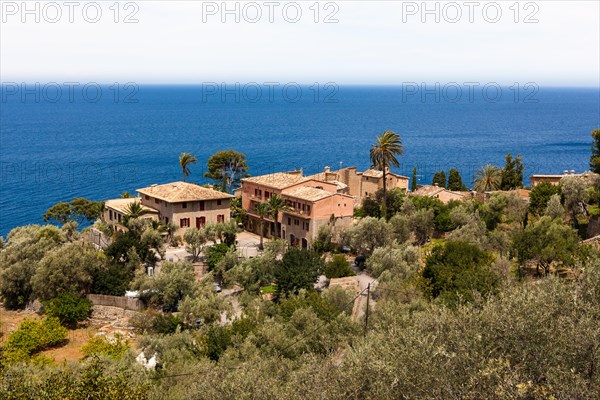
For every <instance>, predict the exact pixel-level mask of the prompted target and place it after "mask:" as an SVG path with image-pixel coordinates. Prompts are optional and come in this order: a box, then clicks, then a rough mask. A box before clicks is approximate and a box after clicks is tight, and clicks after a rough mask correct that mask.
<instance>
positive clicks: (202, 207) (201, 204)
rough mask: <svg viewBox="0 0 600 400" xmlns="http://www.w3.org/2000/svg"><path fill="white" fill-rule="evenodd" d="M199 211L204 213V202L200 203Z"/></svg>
mask: <svg viewBox="0 0 600 400" xmlns="http://www.w3.org/2000/svg"><path fill="white" fill-rule="evenodd" d="M200 211H204V202H203V201H201V202H200Z"/></svg>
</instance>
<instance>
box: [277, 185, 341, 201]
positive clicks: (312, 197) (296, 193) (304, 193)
mask: <svg viewBox="0 0 600 400" xmlns="http://www.w3.org/2000/svg"><path fill="white" fill-rule="evenodd" d="M334 194H336V193H331V192H328V191H327V190H323V189H317V188H314V187H310V186H301V187H299V188H295V189H292V190H290V191H287V192H284V193H282V195H284V196H290V197H295V198H297V199H300V200H307V201H319V200H322V199H325V198H327V197H329V196H333V195H334Z"/></svg>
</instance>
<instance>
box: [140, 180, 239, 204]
mask: <svg viewBox="0 0 600 400" xmlns="http://www.w3.org/2000/svg"><path fill="white" fill-rule="evenodd" d="M137 191H138V193H141V194H145V195H148V196H151V197H155V198H158V199H160V200H164V201H166V202H168V203H181V202H184V201H200V200H218V199H230V198H232V197H233V196H232V195H230V194H229V193H224V192H220V191H218V190H214V189H209V188H205V187H202V186H199V185H196V184H193V183H187V182H173V183H166V184H164V185H152V186H148V187H145V188H142V189H137Z"/></svg>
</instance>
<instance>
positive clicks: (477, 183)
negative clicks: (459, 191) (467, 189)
mask: <svg viewBox="0 0 600 400" xmlns="http://www.w3.org/2000/svg"><path fill="white" fill-rule="evenodd" d="M473 178H474V180H473V189H475V190H476V191H478V192H489V191H490V190H498V189H499V188H500V182H501V181H502V170H501V169H500V168H498V167H496V166H495V165H491V164H486V165H484V166H483V167H481V168H480V169H478V170H477V171H476V172H475V175H474V177H473Z"/></svg>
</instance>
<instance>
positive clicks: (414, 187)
mask: <svg viewBox="0 0 600 400" xmlns="http://www.w3.org/2000/svg"><path fill="white" fill-rule="evenodd" d="M410 190H411V191H413V192H414V191H415V190H417V166H415V167H414V168H413V175H412V182H411V183H410Z"/></svg>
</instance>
